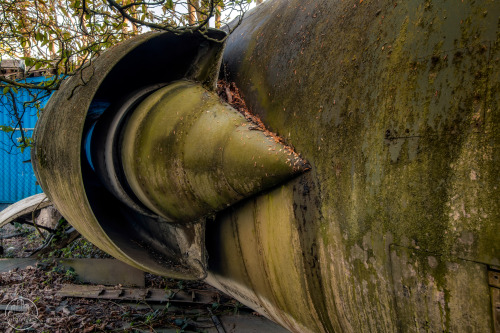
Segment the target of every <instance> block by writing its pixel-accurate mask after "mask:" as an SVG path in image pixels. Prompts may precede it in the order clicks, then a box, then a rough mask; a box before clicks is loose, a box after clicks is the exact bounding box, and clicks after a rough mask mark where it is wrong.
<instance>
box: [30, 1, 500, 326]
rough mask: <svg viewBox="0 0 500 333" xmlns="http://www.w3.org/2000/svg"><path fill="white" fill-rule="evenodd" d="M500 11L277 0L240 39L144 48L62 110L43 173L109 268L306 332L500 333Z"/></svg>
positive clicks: (91, 78)
mask: <svg viewBox="0 0 500 333" xmlns="http://www.w3.org/2000/svg"><path fill="white" fill-rule="evenodd" d="M499 16H500V5H499V4H498V2H495V1H489V0H478V1H468V0H466V1H456V2H455V1H431V0H429V1H414V0H411V1H404V2H397V3H396V2H387V1H330V0H323V1H319V0H318V1H312V0H311V1H302V0H290V1H286V0H269V1H267V2H265V3H264V4H263V5H261V6H258V7H257V8H256V9H255V10H253V11H252V12H250V13H249V14H248V15H247V17H246V19H245V20H244V21H243V23H242V24H241V25H240V26H239V27H238V28H237V29H236V31H234V33H233V34H232V35H231V36H230V37H229V38H228V40H227V42H226V43H225V44H223V43H219V42H218V40H221V39H223V38H224V36H225V34H224V33H223V32H220V31H216V30H210V31H208V32H206V36H205V37H204V36H201V35H198V34H184V35H173V34H168V33H165V34H155V33H151V34H146V35H142V36H139V37H137V38H135V39H132V40H129V41H127V42H124V43H122V44H120V45H117V46H116V47H114V48H113V49H111V50H109V51H108V52H106V53H104V54H103V55H102V56H101V57H99V58H98V59H96V60H95V62H94V63H93V65H92V66H91V67H89V68H87V69H85V70H83V71H82V72H81V75H78V76H75V77H72V78H70V79H68V80H67V82H66V83H65V85H64V86H63V87H62V89H61V90H60V91H59V92H58V93H57V94H56V95H54V96H53V97H52V98H51V100H50V102H49V104H48V105H47V107H46V109H45V111H44V113H43V115H42V117H41V119H40V120H39V122H38V124H37V128H36V133H35V141H36V146H35V148H34V149H33V152H32V154H33V161H34V162H35V163H34V165H35V170H36V174H37V178H38V179H39V182H40V184H41V186H42V188H43V190H44V191H45V193H46V194H47V195H48V196H49V197H50V199H51V200H52V201H53V202H54V203H55V205H56V206H57V207H58V209H59V210H60V211H61V213H62V214H63V215H64V216H65V217H66V218H67V219H68V221H69V222H70V223H71V224H73V225H74V226H75V227H76V228H77V229H78V230H79V231H80V232H81V233H82V234H83V235H84V236H85V237H87V238H88V239H89V240H90V241H92V242H93V243H95V244H96V245H98V246H99V247H100V248H102V249H103V250H105V251H107V252H108V253H110V254H112V255H113V256H115V257H116V258H118V259H120V260H122V261H124V262H126V263H129V264H130V265H133V266H135V267H138V268H141V269H143V270H146V271H150V272H154V273H157V274H162V275H165V276H170V277H174V278H185V279H204V280H205V281H206V282H208V283H210V284H211V285H213V286H215V287H217V288H219V289H221V290H223V291H225V292H226V293H228V294H230V295H232V296H233V297H235V298H237V299H238V300H240V301H241V302H242V303H244V304H246V305H248V306H250V307H252V308H254V309H255V310H257V311H258V312H260V313H262V314H263V315H265V316H267V317H269V318H270V319H272V320H274V321H276V322H277V323H279V324H281V325H283V326H284V327H286V328H288V329H289V330H291V331H293V332H396V331H397V332H423V331H425V332H492V331H493V332H495V331H496V332H499V331H500V325H499V322H500V318H499V316H500V310H499V304H500V284H499V270H500V200H499V198H500V155H499V153H498V148H499V146H500V128H499V124H500V110H499V101H500V98H499V91H500V19H499ZM207 36H208V37H209V38H206V37H207ZM221 67H222V68H223V70H222V71H221V70H220V69H221ZM220 75H221V76H224V77H225V78H226V80H228V81H230V82H235V83H236V85H237V86H238V87H239V88H240V90H241V92H242V94H243V96H244V97H245V101H246V103H247V105H248V107H249V109H250V110H251V111H252V112H253V113H254V114H256V115H258V116H259V117H260V119H261V120H262V122H263V123H264V124H265V125H266V127H267V128H268V129H269V130H270V131H272V132H274V133H277V134H278V135H279V136H280V137H281V138H282V139H283V140H282V141H280V140H277V139H276V138H274V137H272V136H269V135H267V134H266V133H265V132H263V131H260V130H256V129H255V128H254V124H252V123H251V122H250V121H248V120H247V119H246V118H245V117H243V116H242V115H241V114H239V113H238V112H236V111H235V110H234V109H232V108H231V107H230V106H229V105H227V104H225V103H223V102H221V101H220V100H219V99H218V97H217V95H216V94H214V92H213V91H214V86H215V82H216V80H217V79H218V77H219V76H220ZM289 147H294V149H293V150H292V149H291V148H289ZM295 152H297V153H298V154H296V153H295ZM306 161H307V162H306ZM307 170H308V171H307Z"/></svg>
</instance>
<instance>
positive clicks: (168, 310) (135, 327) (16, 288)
mask: <svg viewBox="0 0 500 333" xmlns="http://www.w3.org/2000/svg"><path fill="white" fill-rule="evenodd" d="M15 234H21V235H19V236H18V237H12V238H8V239H0V246H2V248H3V253H2V254H1V255H0V258H22V257H27V256H29V255H30V254H31V253H32V251H33V250H34V249H35V248H37V247H39V246H40V245H41V244H42V243H43V238H42V237H41V236H40V235H39V234H38V232H37V231H36V230H35V229H34V228H32V227H26V226H19V225H17V226H13V225H8V226H5V227H4V228H2V229H0V237H5V235H15ZM54 257H66V258H68V257H76V258H103V257H109V256H108V255H107V254H105V253H103V252H102V251H100V250H99V249H98V248H96V247H95V246H93V245H92V244H90V243H89V242H88V241H86V240H85V239H83V238H80V239H79V240H77V241H75V242H73V243H72V244H70V245H69V246H68V247H67V248H64V249H61V250H58V251H55V252H54V253H51V254H50V258H46V259H42V260H40V262H41V265H39V267H28V268H26V269H22V270H13V271H9V272H4V273H0V307H2V306H3V308H1V309H0V332H17V331H18V330H16V329H15V328H13V327H12V326H15V325H17V327H18V328H23V327H24V328H27V327H29V328H30V330H29V331H33V332H51V333H52V332H56V333H57V332H84V333H89V332H217V330H216V328H215V324H214V321H213V320H212V315H214V316H216V317H217V316H225V315H232V314H235V313H241V312H246V313H248V314H250V313H252V311H251V310H250V309H248V308H245V307H243V306H242V305H241V304H240V303H238V302H237V301H235V300H233V299H231V298H229V297H228V296H226V295H223V294H222V293H220V292H218V291H216V290H215V289H214V288H212V287H211V286H208V285H206V284H204V283H202V282H198V281H194V282H193V281H191V282H189V281H180V280H173V279H168V278H164V277H160V276H155V275H151V274H146V288H161V289H165V290H173V289H175V290H185V291H191V290H210V291H212V292H214V293H216V294H217V298H216V299H214V301H213V303H211V304H194V303H193V304H190V303H189V302H186V303H183V304H179V303H175V304H172V303H170V302H167V303H163V304H158V303H156V304H148V303H146V302H144V301H137V302H121V301H118V300H103V299H87V298H74V297H61V296H58V295H57V292H58V291H59V290H60V289H61V287H62V286H63V285H64V284H67V283H73V284H74V283H77V282H76V279H75V278H76V277H75V276H74V274H73V273H71V272H70V271H64V270H60V269H59V268H58V267H57V265H56V264H54V263H53V260H52V259H51V258H54ZM121 287H122V286H121V285H117V286H115V288H121ZM15 302H17V303H15ZM19 302H22V303H23V304H24V305H23V306H24V307H25V308H28V309H27V310H26V309H25V310H26V311H21V312H16V311H8V310H9V309H12V307H11V308H7V311H6V309H5V308H6V306H7V305H8V304H9V303H10V304H11V305H12V304H14V303H15V304H19ZM254 315H256V316H257V314H254ZM16 316H17V317H16ZM16 318H17V319H16ZM23 325H24V326H23Z"/></svg>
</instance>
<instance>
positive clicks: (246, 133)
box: [121, 80, 305, 222]
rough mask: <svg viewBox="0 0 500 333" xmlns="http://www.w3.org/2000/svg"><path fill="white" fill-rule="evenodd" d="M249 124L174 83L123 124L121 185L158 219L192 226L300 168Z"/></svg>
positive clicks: (214, 100) (198, 89) (194, 87)
mask: <svg viewBox="0 0 500 333" xmlns="http://www.w3.org/2000/svg"><path fill="white" fill-rule="evenodd" d="M253 127H255V125H254V124H252V123H251V122H250V121H248V120H247V119H245V117H243V115H241V114H240V113H239V112H238V111H236V110H235V109H233V108H232V107H230V106H229V105H228V104H225V103H222V102H221V101H220V99H219V97H218V96H217V95H216V94H215V93H212V92H210V91H207V90H206V89H204V88H203V87H202V86H201V84H197V83H194V82H190V81H185V80H184V81H178V82H175V83H172V84H170V85H168V86H167V87H164V88H162V89H159V90H158V91H156V92H155V93H154V94H152V95H151V96H149V97H148V98H146V99H145V100H144V101H143V102H142V103H141V104H140V105H139V106H138V107H137V108H136V109H135V110H134V111H133V114H132V115H131V117H130V118H129V119H128V120H127V124H126V125H125V128H124V131H123V134H122V135H123V142H122V145H121V157H122V159H121V161H122V165H123V168H124V172H125V176H126V178H127V182H128V184H129V185H130V187H131V188H132V190H133V191H134V193H135V194H136V196H137V198H138V199H139V200H140V201H141V202H142V203H143V204H144V205H145V206H147V207H148V208H149V209H151V210H152V211H153V212H155V213H156V214H158V215H159V216H162V217H163V218H164V219H166V220H168V221H172V222H193V221H198V220H199V219H201V218H203V217H205V216H207V215H209V214H213V213H215V212H217V211H220V210H222V209H225V208H227V207H229V206H230V205H232V204H234V203H236V202H238V201H240V200H242V199H244V198H247V197H249V196H251V195H254V194H256V193H258V192H262V191H263V190H266V189H269V188H270V187H272V186H275V185H276V184H280V183H282V182H283V181H285V180H287V179H289V178H290V177H292V176H293V175H295V174H299V173H302V172H303V171H304V167H305V163H304V162H303V161H302V160H301V159H300V158H299V157H296V156H295V155H293V154H292V153H293V152H291V151H289V149H288V148H285V147H284V146H283V145H282V144H280V143H279V142H276V141H275V140H274V138H272V137H268V136H266V135H265V134H264V132H263V131H260V130H256V129H255V128H253Z"/></svg>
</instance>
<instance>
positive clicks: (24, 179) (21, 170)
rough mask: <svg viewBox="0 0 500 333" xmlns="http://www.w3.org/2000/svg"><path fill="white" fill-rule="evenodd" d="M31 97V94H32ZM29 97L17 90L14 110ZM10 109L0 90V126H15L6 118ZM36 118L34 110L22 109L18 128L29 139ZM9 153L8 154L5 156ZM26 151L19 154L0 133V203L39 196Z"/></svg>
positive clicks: (8, 101) (42, 101) (29, 97)
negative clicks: (20, 124)
mask: <svg viewBox="0 0 500 333" xmlns="http://www.w3.org/2000/svg"><path fill="white" fill-rule="evenodd" d="M42 80H46V78H45V77H43V76H40V77H33V78H27V79H26V81H27V82H29V83H37V82H41V81H42ZM32 94H33V93H32ZM32 94H31V95H30V92H29V91H27V90H26V89H21V90H18V92H17V94H15V95H16V100H17V107H18V108H20V109H23V108H24V106H23V102H25V101H30V100H32ZM47 100H48V97H46V98H44V99H43V100H41V106H44V105H45V104H46V103H47ZM11 108H12V104H11V102H10V99H9V98H7V97H6V96H5V95H3V94H2V92H1V91H0V125H6V126H11V127H16V128H17V126H15V124H13V123H12V117H11V116H9V109H11ZM37 119H38V117H37V114H36V109H35V108H26V112H25V113H24V116H23V117H22V127H23V128H24V129H25V133H26V135H27V136H29V137H31V136H32V134H33V128H34V127H35V123H36V121H37ZM14 133H15V134H14V137H15V138H18V137H20V131H19V129H16V131H15V132H14ZM9 151H10V153H9ZM29 160H30V149H29V148H27V149H25V150H24V152H23V153H21V151H20V150H19V149H18V148H15V147H14V148H12V142H11V139H10V134H7V133H4V132H0V203H13V202H16V201H18V200H21V199H23V198H26V197H28V196H31V195H34V194H37V193H41V192H42V190H41V188H40V186H38V185H36V178H35V175H34V172H33V168H32V166H31V163H30V162H26V161H29Z"/></svg>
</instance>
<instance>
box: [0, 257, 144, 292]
mask: <svg viewBox="0 0 500 333" xmlns="http://www.w3.org/2000/svg"><path fill="white" fill-rule="evenodd" d="M38 262H40V261H39V260H38V259H34V258H12V259H0V272H8V271H10V270H12V269H15V268H18V269H24V268H26V267H28V266H33V267H35V266H36V265H37V263H38ZM57 262H58V263H59V265H61V266H64V267H66V268H68V269H69V268H70V267H72V268H73V269H74V270H75V273H76V274H77V280H78V281H80V282H87V283H94V284H102V285H109V286H114V285H117V284H121V285H122V286H135V287H144V286H145V279H144V272H143V271H141V270H139V269H137V268H134V267H131V266H129V265H127V264H124V263H122V262H121V261H118V260H116V259H57Z"/></svg>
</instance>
